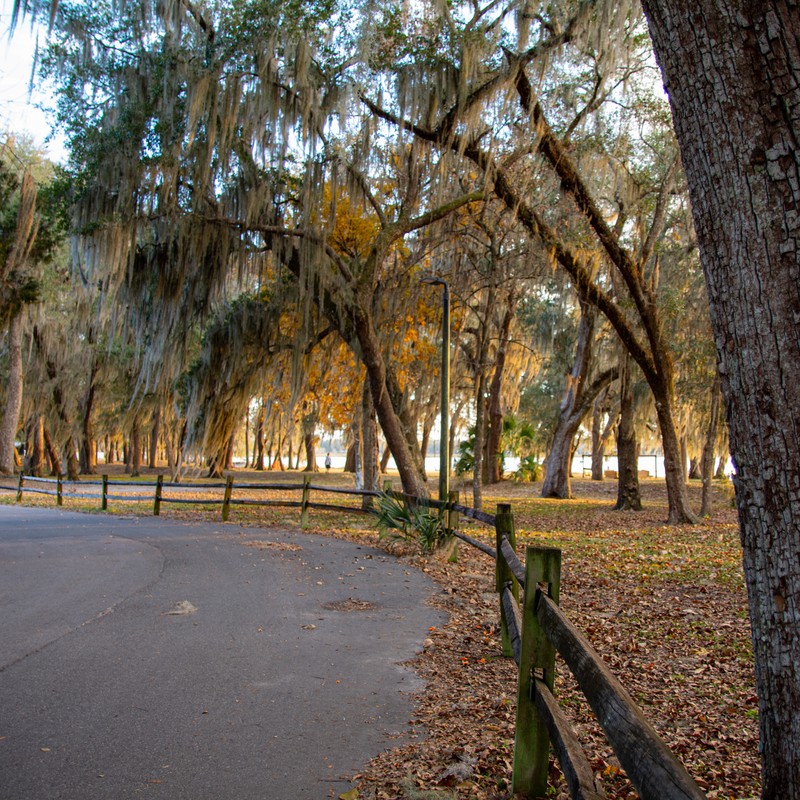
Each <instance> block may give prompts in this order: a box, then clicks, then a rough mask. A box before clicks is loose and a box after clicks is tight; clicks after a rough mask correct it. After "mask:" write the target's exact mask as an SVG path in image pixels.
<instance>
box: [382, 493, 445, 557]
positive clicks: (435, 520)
mask: <svg viewBox="0 0 800 800" xmlns="http://www.w3.org/2000/svg"><path fill="white" fill-rule="evenodd" d="M374 513H375V515H376V516H377V518H378V531H379V533H380V536H381V538H386V537H389V538H391V539H396V540H399V541H404V542H407V543H408V544H411V545H414V546H416V547H419V549H420V550H421V551H422V552H423V553H432V552H433V551H434V550H436V549H437V548H438V547H439V545H440V544H441V543H442V542H443V541H444V538H445V535H446V532H445V528H444V521H443V519H442V517H440V516H439V515H438V514H434V513H432V512H431V511H430V509H428V508H426V507H424V506H422V505H420V504H414V503H410V502H404V501H402V500H398V499H397V498H396V497H395V496H394V495H391V494H387V493H385V492H381V494H380V496H379V497H378V508H377V510H376V511H375V512H374Z"/></svg>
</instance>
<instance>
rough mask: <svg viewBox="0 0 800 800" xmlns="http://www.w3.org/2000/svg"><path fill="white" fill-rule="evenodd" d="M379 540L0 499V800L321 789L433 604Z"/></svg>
mask: <svg viewBox="0 0 800 800" xmlns="http://www.w3.org/2000/svg"><path fill="white" fill-rule="evenodd" d="M433 590H434V587H433V584H432V583H431V582H430V581H429V580H428V579H427V578H426V577H425V576H424V575H422V574H421V573H419V572H417V571H414V570H411V569H409V568H407V567H405V566H404V565H402V564H400V563H399V562H397V561H395V560H394V559H392V558H390V557H388V556H386V555H385V554H384V553H382V552H380V551H377V550H373V549H371V548H368V547H361V546H358V545H356V544H351V543H348V542H342V541H338V540H335V539H329V538H323V537H316V536H311V535H307V534H302V533H298V532H290V531H286V530H278V529H272V528H269V529H252V528H249V529H242V528H239V527H238V526H235V525H222V524H219V525H212V524H181V523H177V522H166V521H163V520H159V519H153V518H121V517H111V516H102V515H87V514H77V513H71V512H63V511H57V510H45V509H31V508H17V507H14V506H0V800H55V799H56V798H65V799H67V800H100V799H101V798H102V799H103V800H124V799H125V798H138V797H147V798H159V799H162V798H163V799H164V800H166V799H168V800H182V798H186V800H212V799H213V800H228V799H229V798H230V799H231V800H233V799H235V800H250V798H253V799H255V798H259V800H302V799H303V798H313V799H314V800H319V799H320V798H327V797H338V796H339V794H340V793H342V792H344V791H346V790H348V789H349V788H350V783H349V781H348V778H349V776H351V775H352V774H354V773H355V772H357V771H358V770H359V769H360V768H361V767H362V766H363V764H364V763H365V762H366V761H367V760H369V758H370V757H372V756H373V755H375V754H376V753H378V752H380V751H381V750H383V749H385V748H387V747H391V746H394V745H396V744H397V742H398V739H402V737H403V736H404V735H407V733H406V727H405V723H406V721H407V720H408V718H409V715H410V713H411V698H410V697H409V693H411V692H413V691H414V690H415V689H417V688H419V686H418V682H417V681H416V679H415V677H414V675H413V673H412V672H410V671H409V670H408V669H406V668H404V667H402V666H401V664H402V662H404V661H407V660H408V659H410V658H411V657H412V656H413V655H414V653H415V652H417V651H418V650H419V647H420V645H421V642H422V640H423V639H424V637H425V635H426V631H427V628H428V627H429V626H431V625H438V624H440V623H441V617H440V616H439V615H438V614H437V613H436V612H435V611H434V610H433V609H431V608H430V607H427V606H426V605H425V604H424V600H425V598H426V597H427V596H428V595H430V594H431V593H432V592H433Z"/></svg>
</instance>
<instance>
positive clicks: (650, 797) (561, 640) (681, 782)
mask: <svg viewBox="0 0 800 800" xmlns="http://www.w3.org/2000/svg"><path fill="white" fill-rule="evenodd" d="M536 615H537V617H538V619H539V622H540V623H541V626H542V628H543V629H544V630H545V631H546V633H547V636H548V638H549V639H550V641H551V642H552V643H553V646H554V647H555V648H556V650H558V652H559V653H560V654H561V656H562V657H563V659H564V661H566V662H567V665H568V666H569V668H570V670H571V671H572V674H573V675H574V676H575V678H576V679H577V681H578V684H579V685H580V687H581V690H582V691H583V693H584V694H585V695H586V699H587V700H588V701H589V705H591V707H592V710H593V711H594V713H595V715H596V716H597V719H598V721H599V722H600V724H601V725H602V726H603V730H605V732H606V735H607V736H608V739H609V741H610V742H611V745H612V747H613V748H614V752H615V753H616V754H617V758H618V759H619V761H620V764H622V767H623V769H624V770H625V772H626V773H627V775H628V777H629V778H630V780H631V783H633V785H634V786H635V787H636V790H637V791H638V792H639V795H640V797H641V799H642V800H704V798H705V795H704V794H703V792H702V791H701V790H700V788H699V787H698V786H697V784H696V783H695V782H694V780H692V778H691V776H690V775H689V773H688V772H687V771H686V768H685V767H684V766H683V764H681V763H680V761H678V759H677V758H676V757H675V756H674V755H673V754H672V752H671V751H670V750H669V748H668V747H667V746H666V745H665V744H664V742H663V741H662V740H661V738H660V737H659V735H658V733H656V731H655V729H654V728H653V726H652V725H651V724H650V723H649V722H648V721H647V720H646V719H645V718H644V715H643V714H642V712H641V711H640V710H639V709H638V708H637V707H636V704H635V703H634V702H633V700H632V699H631V697H630V695H629V694H628V692H627V691H626V690H625V688H624V687H623V685H622V684H621V683H620V682H619V680H617V678H616V677H615V676H614V675H613V674H612V673H611V671H610V670H609V669H608V667H606V666H605V664H604V663H603V662H602V660H601V659H600V656H599V655H598V654H597V652H596V651H595V650H594V648H593V647H592V646H591V644H589V642H588V640H587V639H586V638H585V637H584V636H583V635H582V634H581V633H580V632H579V631H578V630H577V628H575V626H574V625H573V624H572V623H571V622H570V621H569V620H568V619H567V618H566V616H564V613H563V612H562V611H561V609H560V608H559V607H558V606H557V605H556V604H555V603H554V602H553V601H552V600H551V599H550V598H549V597H547V596H546V595H545V594H544V593H542V592H537V601H536Z"/></svg>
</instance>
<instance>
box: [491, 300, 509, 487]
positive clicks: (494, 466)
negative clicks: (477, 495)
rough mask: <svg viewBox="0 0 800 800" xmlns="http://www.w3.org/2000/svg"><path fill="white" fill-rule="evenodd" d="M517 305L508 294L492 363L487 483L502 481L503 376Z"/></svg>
mask: <svg viewBox="0 0 800 800" xmlns="http://www.w3.org/2000/svg"><path fill="white" fill-rule="evenodd" d="M516 304H517V296H516V293H515V292H513V291H512V292H509V295H508V299H507V301H506V310H505V313H504V314H503V322H502V323H501V325H500V333H499V342H498V345H497V357H496V358H495V362H494V374H493V375H492V383H491V385H490V387H489V432H488V436H487V439H486V470H487V482H488V483H499V482H500V481H501V480H502V479H503V471H502V469H501V463H502V455H503V454H502V452H501V449H502V437H503V405H502V397H503V374H504V373H505V369H506V356H507V353H508V340H509V336H510V334H511V322H512V321H513V319H514V309H515V308H516Z"/></svg>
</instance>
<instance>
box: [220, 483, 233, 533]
mask: <svg viewBox="0 0 800 800" xmlns="http://www.w3.org/2000/svg"><path fill="white" fill-rule="evenodd" d="M232 493H233V475H228V477H227V479H226V481H225V494H224V496H223V498H222V521H223V522H227V521H228V517H229V516H230V515H231V494H232Z"/></svg>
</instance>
